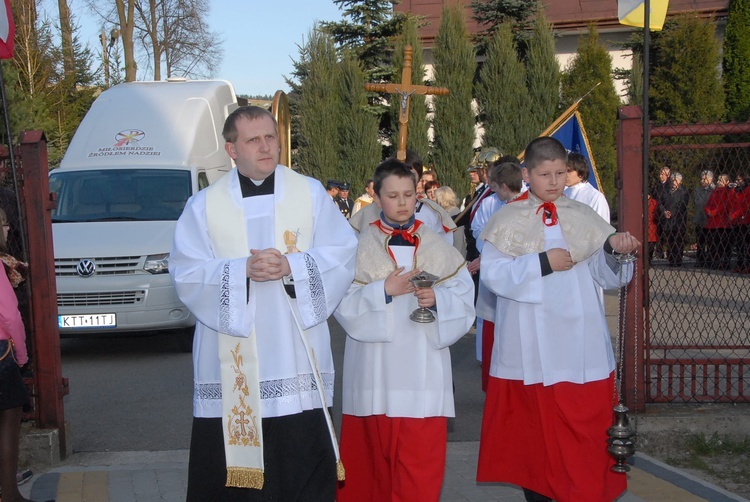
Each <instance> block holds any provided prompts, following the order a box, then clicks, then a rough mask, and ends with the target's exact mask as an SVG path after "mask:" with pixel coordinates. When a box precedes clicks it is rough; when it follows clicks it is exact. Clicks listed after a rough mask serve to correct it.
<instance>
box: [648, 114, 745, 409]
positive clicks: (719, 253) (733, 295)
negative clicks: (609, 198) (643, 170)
mask: <svg viewBox="0 0 750 502" xmlns="http://www.w3.org/2000/svg"><path fill="white" fill-rule="evenodd" d="M649 159H650V164H649V170H648V172H649V182H650V183H649V185H650V193H649V194H648V196H649V203H648V207H649V214H648V227H649V228H648V229H647V231H646V232H645V233H646V235H647V239H648V242H649V246H648V254H649V257H650V267H649V276H648V279H649V280H648V284H649V287H648V292H647V297H648V303H647V305H646V307H647V308H646V311H647V313H648V314H647V319H646V322H647V324H648V326H647V329H646V337H645V346H644V358H645V359H644V363H645V365H646V368H647V371H646V376H647V378H648V379H647V381H646V382H645V391H646V399H647V401H649V402H748V401H750V372H749V371H748V364H750V187H748V186H747V184H748V183H747V182H748V181H750V180H748V173H749V172H750V124H710V125H705V124H695V125H680V126H658V127H653V128H652V129H651V148H650V152H649ZM709 173H710V175H709ZM660 174H661V175H662V176H661V178H660ZM665 174H667V175H668V176H666V180H665V176H664V175H665Z"/></svg>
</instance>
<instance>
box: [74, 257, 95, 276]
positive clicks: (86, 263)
mask: <svg viewBox="0 0 750 502" xmlns="http://www.w3.org/2000/svg"><path fill="white" fill-rule="evenodd" d="M94 272H96V264H95V263H94V262H93V261H92V260H89V259H83V260H81V261H79V262H78V265H76V273H77V274H78V275H80V276H81V277H91V276H92V275H94Z"/></svg>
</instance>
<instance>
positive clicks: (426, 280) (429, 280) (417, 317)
mask: <svg viewBox="0 0 750 502" xmlns="http://www.w3.org/2000/svg"><path fill="white" fill-rule="evenodd" d="M438 279H440V278H439V277H438V276H436V275H432V274H430V273H428V272H420V273H418V274H417V275H415V276H414V277H412V278H411V279H409V282H410V283H412V285H414V287H415V288H431V287H432V286H434V285H435V282H437V280H438ZM409 319H411V320H412V321H414V322H433V321H435V316H434V315H433V314H432V311H431V310H430V309H428V308H427V307H419V308H418V309H417V310H415V311H414V312H412V313H411V315H410V316H409Z"/></svg>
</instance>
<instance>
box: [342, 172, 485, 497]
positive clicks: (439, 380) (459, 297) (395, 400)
mask: <svg viewBox="0 0 750 502" xmlns="http://www.w3.org/2000/svg"><path fill="white" fill-rule="evenodd" d="M373 179H374V189H375V197H374V198H375V204H377V207H379V208H380V210H381V212H380V217H379V218H378V219H376V220H374V221H370V222H369V224H368V225H367V226H366V227H365V228H363V229H362V230H361V232H360V234H359V244H358V248H357V261H356V271H355V278H354V283H353V284H352V286H351V287H350V288H349V291H348V292H347V294H346V296H345V297H344V299H343V301H342V302H341V304H340V305H339V306H338V308H337V309H336V311H335V313H334V315H335V316H336V319H337V320H338V321H339V323H340V324H341V326H343V328H344V329H345V330H346V332H347V334H348V336H347V339H346V349H345V352H344V373H343V413H344V416H343V421H342V425H341V455H342V461H343V463H344V465H345V466H346V470H347V477H346V481H345V482H344V483H343V484H340V485H339V492H338V497H337V500H338V501H339V502H346V501H356V502H360V501H381V500H425V501H437V500H439V498H440V490H441V487H442V483H443V474H444V471H445V455H446V444H447V418H448V417H452V416H454V414H455V412H454V405H453V389H452V376H451V360H450V352H449V349H448V347H449V346H450V345H452V344H453V343H454V342H456V341H457V340H458V339H459V338H461V337H462V336H463V335H464V334H466V333H467V332H468V331H469V329H470V328H471V325H472V323H473V322H474V284H473V282H472V280H471V276H470V274H469V272H468V271H467V269H466V264H465V261H464V259H463V257H462V256H461V254H460V253H459V252H458V251H456V249H455V248H454V247H453V246H451V245H450V244H448V243H447V242H445V240H444V239H443V238H442V237H441V236H439V235H438V234H437V233H435V232H434V231H432V230H430V229H429V228H427V227H426V226H425V225H423V224H422V222H421V221H419V220H415V219H414V209H415V206H416V204H417V194H416V182H415V179H414V177H413V176H412V174H411V171H410V170H409V168H408V167H407V166H406V165H405V164H403V163H402V162H400V161H398V160H396V159H389V160H386V161H385V162H383V163H382V164H380V165H379V166H378V168H377V169H376V170H375V175H374V178H373ZM422 271H424V272H428V273H430V274H433V275H435V276H437V277H438V279H437V281H436V282H435V285H434V287H432V288H415V287H414V286H413V285H412V284H411V283H410V282H409V279H411V278H412V277H414V276H415V275H417V274H418V273H420V272H422ZM417 307H425V308H428V309H430V310H431V311H432V312H433V314H434V317H435V321H434V322H427V323H418V322H415V321H412V320H410V318H409V316H410V314H411V313H412V312H413V311H414V310H415V309H417Z"/></svg>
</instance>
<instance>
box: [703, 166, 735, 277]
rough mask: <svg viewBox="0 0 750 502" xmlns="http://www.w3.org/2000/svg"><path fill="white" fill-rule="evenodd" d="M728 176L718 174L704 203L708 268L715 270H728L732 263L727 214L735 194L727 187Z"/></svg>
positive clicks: (730, 225)
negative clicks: (714, 187) (714, 186)
mask: <svg viewBox="0 0 750 502" xmlns="http://www.w3.org/2000/svg"><path fill="white" fill-rule="evenodd" d="M729 181H730V178H729V175H728V174H720V175H719V178H718V179H717V181H716V189H715V190H714V191H713V192H711V196H710V197H709V198H708V202H706V207H705V208H704V211H705V212H706V217H707V221H706V232H707V241H708V253H707V254H708V266H709V267H710V268H712V269H715V270H729V268H730V263H731V261H732V238H731V237H732V221H731V220H730V218H729V213H730V211H731V210H732V205H733V203H732V201H733V199H734V196H735V192H734V190H733V189H732V188H730V187H729Z"/></svg>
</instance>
